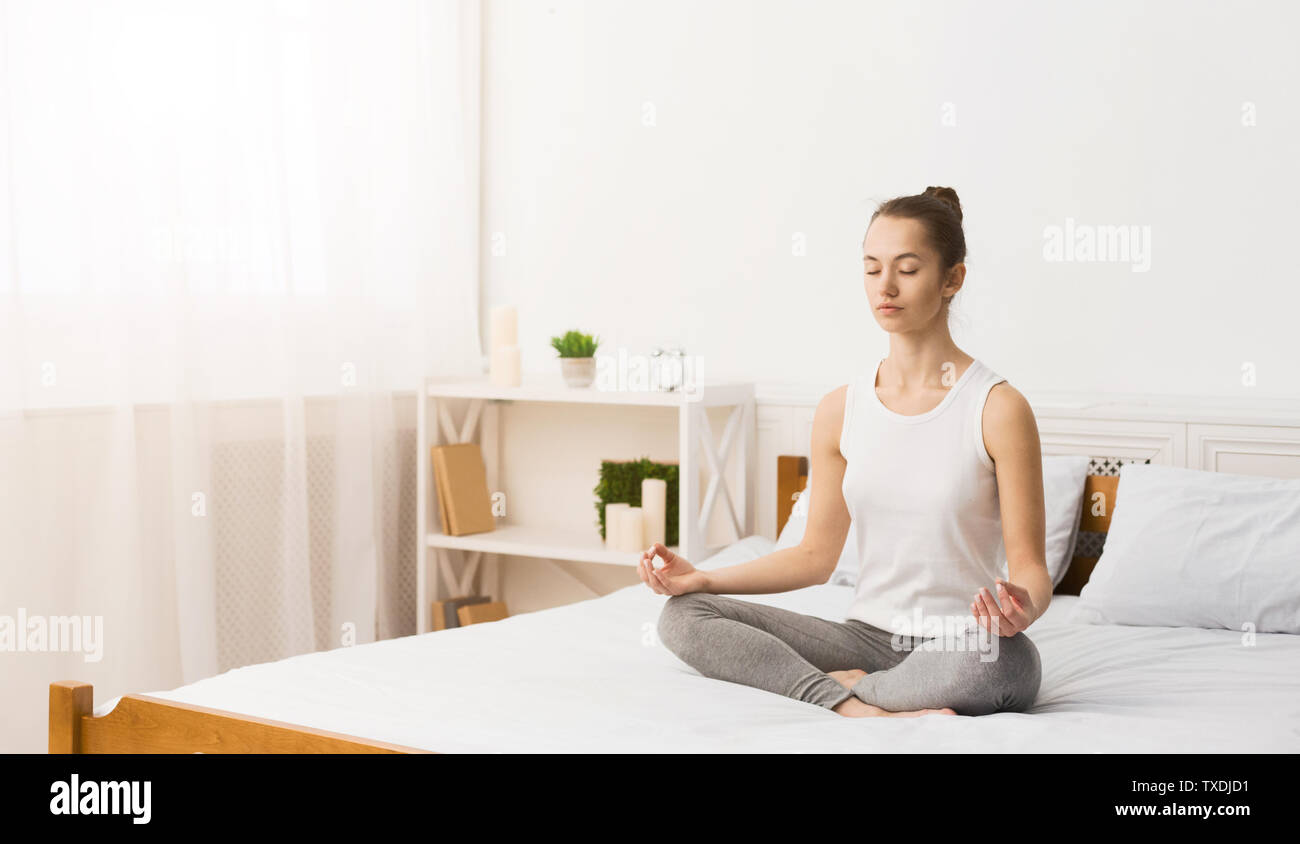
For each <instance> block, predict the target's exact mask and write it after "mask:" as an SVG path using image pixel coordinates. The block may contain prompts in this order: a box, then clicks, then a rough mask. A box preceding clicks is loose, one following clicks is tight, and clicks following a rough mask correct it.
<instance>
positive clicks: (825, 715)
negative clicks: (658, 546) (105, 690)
mask: <svg viewBox="0 0 1300 844" xmlns="http://www.w3.org/2000/svg"><path fill="white" fill-rule="evenodd" d="M771 547H772V542H771V541H770V540H767V539H766V538H763V537H749V538H748V539H746V540H742V542H740V543H737V544H735V545H733V546H731V547H730V548H729V549H728V550H727V551H726V552H724V555H725V556H722V557H715V558H713V559H714V560H720V563H715V564H728V565H729V564H731V563H732V562H736V561H739V560H741V559H748V558H751V557H753V556H757V555H758V554H762V553H766V552H767V551H768V550H770V549H771ZM851 596H852V589H851V588H850V587H847V586H831V585H823V586H815V587H811V588H808V589H802V590H799V591H797V592H787V593H783V594H779V595H761V596H760V595H742V596H737V597H740V598H742V599H744V600H752V601H760V602H763V603H767V604H772V605H775V606H781V607H786V608H789V609H793V610H796V611H799V612H804V613H811V614H815V615H819V616H822V617H824V618H829V619H834V620H843V618H844V612H845V611H846V610H847V609H848V606H849V602H850V598H851ZM665 600H667V599H666V598H665V597H664V596H662V595H656V594H654V593H653V592H651V591H650V590H649V589H648V588H646V587H645V586H643V585H641V584H637V585H636V586H632V587H628V588H625V589H621V590H619V591H617V592H614V593H612V594H609V595H606V596H604V597H601V598H595V599H592V600H587V601H582V602H579V603H576V604H570V605H567V606H563V607H556V608H552V609H547V610H542V611H540V612H532V613H526V614H522V615H517V616H512V617H510V618H507V619H505V620H502V621H499V622H494V623H490V624H479V625H475V626H472V627H467V628H459V629H453V630H446V631H441V632H437V633H429V634H425V635H421V636H408V637H405V638H400V639H391V640H387V641H383V642H376V643H374V644H368V645H359V646H356V647H352V648H340V649H338V650H333V651H323V652H319V653H313V654H306V655H303V656H297V657H292V658H290V659H284V660H280V661H278V662H273V663H266V664H263V665H253V666H248V667H245V668H239V669H235V670H233V671H228V672H226V673H224V674H221V675H218V676H216V677H211V678H208V679H206V680H201V681H199V682H197V683H193V684H191V685H188V686H183V687H181V688H179V689H174V690H172V691H162V692H149V693H148V694H150V695H152V696H155V697H160V698H166V699H169V700H175V701H184V702H187V703H192V704H198V705H202V706H209V707H215V708H218V709H224V710H229V711H231V712H237V713H241V714H246V715H255V716H260V717H263V718H272V719H276V720H280V721H288V722H291V723H295V724H301V725H306V726H311V727H316V728H318V729H324V730H333V731H335V732H340V733H348V734H351V735H356V736H362V737H366V738H370V739H378V740H382V741H388V742H396V743H398V744H403V745H408V746H413V747H418V748H425V749H428V750H436V751H443V752H649V753H659V752H718V751H723V752H731V751H743V752H798V753H864V752H873V751H884V752H905V751H913V752H916V751H919V752H955V751H993V752H998V751H1011V752H1150V751H1162V752H1192V751H1195V752H1230V751H1231V752H1288V753H1295V752H1300V636H1296V635H1289V634H1281V633H1273V634H1261V635H1259V636H1258V637H1257V641H1256V644H1255V645H1254V646H1253V647H1246V646H1243V645H1242V644H1241V641H1240V635H1239V634H1238V633H1236V632H1233V631H1230V630H1202V629H1196V628H1167V627H1129V626H1119V625H1083V624H1071V623H1068V622H1067V621H1066V620H1065V618H1066V615H1067V614H1068V609H1069V606H1070V604H1072V603H1073V602H1074V601H1076V600H1077V598H1070V597H1065V596H1057V597H1056V598H1055V599H1054V600H1053V602H1052V605H1051V607H1050V608H1049V609H1048V612H1047V614H1046V615H1045V616H1044V617H1043V618H1041V619H1039V620H1038V622H1037V623H1035V624H1034V625H1033V627H1031V628H1030V629H1029V631H1028V633H1029V635H1030V636H1031V638H1032V639H1033V640H1034V643H1035V644H1036V645H1037V646H1038V649H1039V652H1040V654H1041V655H1042V660H1043V682H1042V687H1041V690H1040V692H1039V696H1038V700H1037V702H1036V704H1035V706H1034V707H1033V709H1032V710H1031V711H1030V712H1027V713H1006V712H1004V713H997V714H995V715H985V716H980V717H964V716H926V717H923V718H843V717H841V716H839V715H836V714H835V713H833V712H831V711H829V710H827V709H824V708H822V707H819V706H815V705H813V704H809V703H804V702H802V701H798V700H794V699H791V698H786V697H783V696H781V695H776V694H771V693H768V692H764V691H761V690H758V689H754V688H750V687H748V686H743V685H740V684H735V683H727V682H723V681H718V680H711V679H708V678H706V677H703V676H701V675H700V674H699V673H697V672H696V671H695V670H694V669H692V668H690V667H689V666H687V665H686V664H684V663H682V662H681V661H680V660H678V659H677V658H676V657H675V656H674V655H673V654H672V653H671V652H669V651H668V650H666V649H665V648H664V647H662V646H661V645H659V644H658V643H657V638H656V637H655V632H654V631H655V623H656V620H657V618H658V615H659V611H660V608H661V607H662V606H663V603H664V601H665ZM115 702H116V701H115V700H114V701H109V702H108V703H106V704H105V705H103V706H101V707H99V708H98V709H97V710H96V714H99V715H102V714H104V713H105V712H107V711H108V710H110V709H111V708H112V706H113V705H114V704H115Z"/></svg>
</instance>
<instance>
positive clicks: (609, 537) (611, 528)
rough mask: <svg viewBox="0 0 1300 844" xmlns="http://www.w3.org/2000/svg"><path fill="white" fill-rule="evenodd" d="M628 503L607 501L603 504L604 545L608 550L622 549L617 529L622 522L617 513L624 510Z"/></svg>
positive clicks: (620, 526)
mask: <svg viewBox="0 0 1300 844" xmlns="http://www.w3.org/2000/svg"><path fill="white" fill-rule="evenodd" d="M629 506H630V505H628V504H622V503H613V502H611V503H609V504H606V505H605V547H606V548H607V549H609V550H610V551H615V550H619V551H621V550H622V545H621V543H620V542H619V530H620V528H622V526H623V523H622V522H620V521H619V518H618V517H619V513H620V512H622V511H623V510H626V509H627V508H628V507H629Z"/></svg>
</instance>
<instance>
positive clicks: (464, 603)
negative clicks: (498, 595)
mask: <svg viewBox="0 0 1300 844" xmlns="http://www.w3.org/2000/svg"><path fill="white" fill-rule="evenodd" d="M491 600H492V599H491V598H490V597H489V596H487V595H461V596H460V597H458V598H448V599H447V600H445V601H434V602H433V629H434V630H450V629H451V628H453V627H460V626H461V623H460V613H459V612H458V611H459V610H460V608H461V607H468V606H472V605H474V604H486V603H488V602H489V601H491Z"/></svg>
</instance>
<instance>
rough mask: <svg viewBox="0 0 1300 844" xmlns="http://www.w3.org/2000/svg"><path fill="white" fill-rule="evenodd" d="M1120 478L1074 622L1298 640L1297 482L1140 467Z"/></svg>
mask: <svg viewBox="0 0 1300 844" xmlns="http://www.w3.org/2000/svg"><path fill="white" fill-rule="evenodd" d="M1119 472H1120V474H1119V478H1120V480H1119V490H1118V492H1117V493H1116V501H1115V509H1114V512H1113V513H1112V516H1111V523H1110V530H1109V532H1108V533H1107V534H1106V544H1105V546H1104V547H1103V548H1102V554H1101V559H1100V560H1098V561H1097V567H1096V568H1095V569H1094V570H1093V572H1092V575H1091V577H1090V578H1089V579H1088V583H1087V584H1086V585H1085V586H1084V587H1083V589H1082V590H1081V591H1080V593H1079V601H1078V602H1077V603H1076V604H1075V607H1074V610H1073V612H1072V613H1071V615H1070V620H1071V621H1075V622H1080V623H1085V624H1133V625H1140V626H1158V627H1205V628H1220V627H1222V628H1227V629H1229V630H1243V629H1245V630H1253V631H1254V632H1257V633H1300V480H1279V479H1275V478H1261V477H1256V476H1253V475H1230V474H1224V473H1221V472H1207V471H1202V470H1199V469H1181V468H1177V467H1174V466H1162V465H1152V464H1142V463H1128V464H1125V465H1124V466H1121V467H1120V470H1119ZM1246 625H1253V626H1252V627H1246Z"/></svg>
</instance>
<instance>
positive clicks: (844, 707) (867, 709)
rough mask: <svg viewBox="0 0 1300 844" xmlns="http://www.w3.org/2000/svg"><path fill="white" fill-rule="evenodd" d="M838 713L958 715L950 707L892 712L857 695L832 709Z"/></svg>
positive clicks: (863, 715)
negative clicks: (858, 697)
mask: <svg viewBox="0 0 1300 844" xmlns="http://www.w3.org/2000/svg"><path fill="white" fill-rule="evenodd" d="M831 711H832V712H834V713H836V714H837V715H843V716H844V717H846V718H877V717H888V718H916V717H918V716H921V715H956V714H957V713H956V712H954V711H952V710H951V709H948V708H946V707H945V708H943V709H913V710H910V711H907V712H890V711H889V710H887V709H881V708H880V707H879V706H872V705H871V704H869V703H863V702H862V701H860V700H858V699H857V698H856V697H849V698H846V699H845V701H844V702H843V703H841V704H840V705H839V706H837V707H835V708H834V709H832V710H831Z"/></svg>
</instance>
